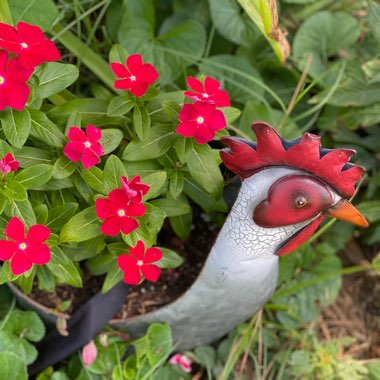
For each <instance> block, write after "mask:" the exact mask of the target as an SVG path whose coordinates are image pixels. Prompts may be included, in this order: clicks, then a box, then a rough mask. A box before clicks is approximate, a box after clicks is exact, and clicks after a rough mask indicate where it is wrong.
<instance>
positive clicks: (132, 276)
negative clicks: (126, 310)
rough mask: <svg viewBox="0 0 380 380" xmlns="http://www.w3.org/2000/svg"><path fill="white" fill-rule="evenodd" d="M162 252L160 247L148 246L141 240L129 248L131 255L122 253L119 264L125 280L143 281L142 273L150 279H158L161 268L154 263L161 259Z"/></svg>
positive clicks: (136, 282)
mask: <svg viewBox="0 0 380 380" xmlns="http://www.w3.org/2000/svg"><path fill="white" fill-rule="evenodd" d="M161 258H162V252H161V251H160V250H159V249H158V248H148V249H147V250H146V252H145V246H144V243H143V242H142V241H141V240H139V241H138V242H137V244H136V247H134V248H132V247H131V248H129V255H120V256H119V257H118V258H117V264H118V265H119V267H120V269H121V270H122V271H123V272H124V281H125V282H126V283H127V284H131V285H136V284H138V283H139V282H140V281H141V273H142V274H143V276H144V277H145V278H146V279H147V280H148V281H153V282H154V281H157V280H158V278H159V277H160V274H161V269H160V268H159V267H158V266H157V265H154V264H152V263H154V262H156V261H158V260H161Z"/></svg>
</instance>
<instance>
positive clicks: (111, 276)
mask: <svg viewBox="0 0 380 380" xmlns="http://www.w3.org/2000/svg"><path fill="white" fill-rule="evenodd" d="M122 279H123V272H122V271H121V270H120V268H119V266H118V265H117V263H116V257H115V258H114V263H113V265H112V268H111V269H109V270H108V271H107V275H106V278H105V279H104V283H103V286H102V293H106V292H108V291H109V290H110V289H112V288H113V287H114V286H115V285H116V284H117V283H119V282H120V281H121V280H122Z"/></svg>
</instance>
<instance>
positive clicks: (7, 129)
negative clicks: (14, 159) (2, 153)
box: [0, 107, 31, 148]
mask: <svg viewBox="0 0 380 380" xmlns="http://www.w3.org/2000/svg"><path fill="white" fill-rule="evenodd" d="M0 120H1V126H2V127H3V131H4V134H5V137H6V138H7V140H8V141H9V142H10V143H11V144H12V145H13V146H15V147H16V148H22V147H23V145H24V144H25V142H26V140H27V139H28V136H29V133H30V129H31V118H30V114H29V112H28V110H27V109H26V108H25V109H23V110H22V111H15V110H13V109H12V108H10V107H7V108H6V109H5V110H3V111H1V112H0Z"/></svg>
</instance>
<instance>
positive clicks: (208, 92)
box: [185, 77, 230, 107]
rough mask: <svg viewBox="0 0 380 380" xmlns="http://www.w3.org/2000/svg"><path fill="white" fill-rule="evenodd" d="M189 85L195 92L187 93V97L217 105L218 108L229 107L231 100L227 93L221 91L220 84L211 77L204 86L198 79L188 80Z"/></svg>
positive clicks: (207, 78) (191, 78)
mask: <svg viewBox="0 0 380 380" xmlns="http://www.w3.org/2000/svg"><path fill="white" fill-rule="evenodd" d="M187 85H188V86H189V87H190V88H191V89H192V90H193V91H185V96H187V97H188V98H190V99H193V100H199V101H201V102H205V103H209V104H215V105H216V106H217V107H229V106H230V98H229V96H228V94H227V91H224V90H221V89H220V83H219V82H218V81H217V80H216V79H214V78H211V77H206V79H205V81H204V85H203V84H202V82H201V81H200V80H198V79H195V78H193V77H188V78H187Z"/></svg>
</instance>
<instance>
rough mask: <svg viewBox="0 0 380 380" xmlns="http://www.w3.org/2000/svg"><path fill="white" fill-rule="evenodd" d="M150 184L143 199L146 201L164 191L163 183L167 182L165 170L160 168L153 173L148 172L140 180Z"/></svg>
mask: <svg viewBox="0 0 380 380" xmlns="http://www.w3.org/2000/svg"><path fill="white" fill-rule="evenodd" d="M142 182H144V183H146V184H147V185H149V186H150V190H149V191H148V192H147V193H146V194H145V195H144V197H143V200H144V201H147V200H148V199H152V198H155V197H157V196H158V195H160V194H161V193H162V192H163V191H165V185H166V183H167V175H166V171H163V170H160V171H156V172H155V173H151V174H148V175H147V176H145V177H144V180H143V181H142Z"/></svg>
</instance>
